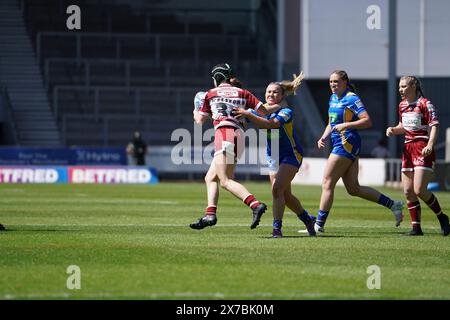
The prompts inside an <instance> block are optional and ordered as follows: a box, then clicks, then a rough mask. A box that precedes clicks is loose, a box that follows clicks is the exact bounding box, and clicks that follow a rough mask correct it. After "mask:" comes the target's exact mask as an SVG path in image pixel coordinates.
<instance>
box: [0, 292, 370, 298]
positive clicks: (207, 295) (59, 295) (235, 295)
mask: <svg viewBox="0 0 450 320" xmlns="http://www.w3.org/2000/svg"><path fill="white" fill-rule="evenodd" d="M337 296H339V297H342V298H354V299H355V298H356V299H361V298H374V297H375V296H376V295H375V294H370V293H359V294H358V293H356V294H343V295H339V294H337V293H307V292H294V291H286V292H248V293H247V292H242V293H233V292H230V293H223V292H115V293H108V292H98V293H82V292H77V293H76V294H70V293H67V292H59V293H58V292H53V293H39V292H35V293H24V294H8V293H7V294H3V295H1V296H0V298H1V299H2V300H14V299H45V298H49V299H54V298H87V299H95V298H97V299H117V298H122V297H128V298H145V299H163V298H168V297H169V298H178V299H179V298H187V299H196V298H200V299H204V298H207V299H228V298H237V299H258V298H264V299H270V298H275V297H284V298H287V299H301V298H304V299H305V298H309V299H321V298H327V297H337Z"/></svg>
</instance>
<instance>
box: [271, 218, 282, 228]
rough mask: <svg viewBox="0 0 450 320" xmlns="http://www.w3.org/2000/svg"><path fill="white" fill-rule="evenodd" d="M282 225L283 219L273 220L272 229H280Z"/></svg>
mask: <svg viewBox="0 0 450 320" xmlns="http://www.w3.org/2000/svg"><path fill="white" fill-rule="evenodd" d="M282 226H283V221H281V220H275V219H274V220H273V228H274V229H281V227H282Z"/></svg>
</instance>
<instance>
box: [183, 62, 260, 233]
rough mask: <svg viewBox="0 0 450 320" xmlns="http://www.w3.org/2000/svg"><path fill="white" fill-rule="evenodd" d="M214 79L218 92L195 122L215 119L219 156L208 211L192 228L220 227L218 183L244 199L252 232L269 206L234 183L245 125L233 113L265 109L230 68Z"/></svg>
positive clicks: (210, 177) (221, 68)
mask: <svg viewBox="0 0 450 320" xmlns="http://www.w3.org/2000/svg"><path fill="white" fill-rule="evenodd" d="M211 76H212V78H213V80H214V86H215V88H213V89H211V90H209V91H208V92H207V93H206V96H205V102H204V104H203V106H202V107H201V108H200V109H199V110H198V111H197V110H194V112H193V113H194V120H195V122H196V123H198V124H202V123H204V122H205V121H206V120H207V119H208V118H209V117H212V120H213V123H214V129H215V134H214V146H215V153H214V159H213V162H212V163H211V165H210V168H209V170H208V173H207V174H206V177H205V182H206V184H207V189H208V207H207V208H206V213H205V215H204V216H203V217H201V218H200V219H198V220H197V221H195V222H194V223H191V224H190V227H191V228H192V229H203V228H205V227H208V226H213V225H215V224H216V223H217V217H216V209H217V200H218V194H219V193H218V188H217V181H218V182H219V183H220V186H221V187H222V188H224V189H225V190H227V191H229V192H230V193H232V194H233V195H234V196H235V197H237V198H239V199H241V200H242V201H243V202H244V203H245V204H246V205H247V206H249V207H250V208H251V209H252V212H253V221H252V224H251V226H250V228H251V229H254V228H256V226H258V224H259V221H260V219H261V216H262V215H263V213H264V212H265V211H266V209H267V206H266V205H265V204H264V203H262V202H259V201H258V200H257V199H256V198H255V196H254V195H253V194H251V193H250V192H249V191H248V190H247V189H246V188H245V187H244V186H243V185H242V184H240V183H238V182H237V181H235V180H233V176H234V170H235V167H236V162H237V160H238V159H239V157H240V156H241V155H242V152H243V151H244V141H243V138H244V136H243V123H242V120H239V119H236V117H235V116H234V113H233V109H235V108H244V109H254V110H257V109H259V108H261V110H264V107H262V102H261V101H259V100H258V99H257V98H256V97H255V96H254V95H253V94H252V93H250V92H249V91H247V90H245V89H241V88H239V86H237V83H235V82H238V81H237V79H236V78H235V77H234V74H233V71H232V69H231V67H230V66H229V65H228V64H226V63H225V64H219V65H216V66H215V67H214V68H213V69H212V71H211Z"/></svg>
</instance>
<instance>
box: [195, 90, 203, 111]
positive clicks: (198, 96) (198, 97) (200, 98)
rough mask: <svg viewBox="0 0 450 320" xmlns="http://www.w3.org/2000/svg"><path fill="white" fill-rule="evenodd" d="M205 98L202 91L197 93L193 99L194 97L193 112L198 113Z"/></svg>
mask: <svg viewBox="0 0 450 320" xmlns="http://www.w3.org/2000/svg"><path fill="white" fill-rule="evenodd" d="M205 96H206V92H203V91H199V92H197V93H196V94H195V97H194V109H195V110H197V111H198V110H199V109H200V108H201V107H202V106H203V103H204V102H205Z"/></svg>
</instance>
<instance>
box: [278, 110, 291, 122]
mask: <svg viewBox="0 0 450 320" xmlns="http://www.w3.org/2000/svg"><path fill="white" fill-rule="evenodd" d="M278 115H279V116H280V117H281V118H283V119H284V121H289V119H290V116H289V114H288V113H286V112H280V113H278Z"/></svg>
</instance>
